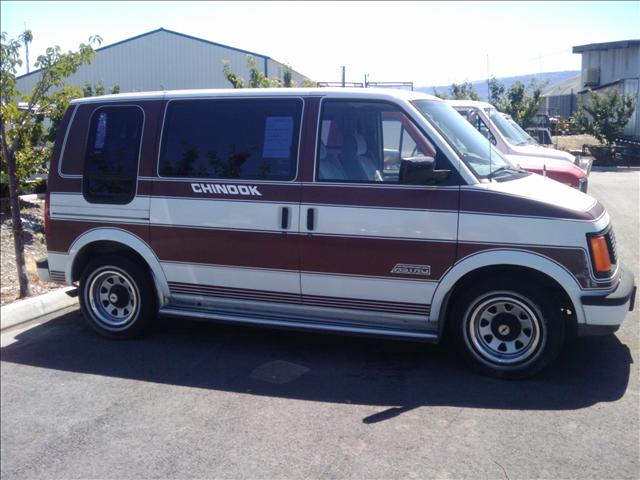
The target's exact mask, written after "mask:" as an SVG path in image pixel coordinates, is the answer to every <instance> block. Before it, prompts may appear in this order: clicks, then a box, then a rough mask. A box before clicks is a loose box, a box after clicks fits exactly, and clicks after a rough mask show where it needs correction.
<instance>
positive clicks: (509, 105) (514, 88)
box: [489, 78, 542, 128]
mask: <svg viewBox="0 0 640 480" xmlns="http://www.w3.org/2000/svg"><path fill="white" fill-rule="evenodd" d="M541 92H542V86H541V85H540V84H538V83H537V82H535V81H531V82H529V85H527V86H525V84H524V83H523V82H521V81H520V80H518V81H517V82H515V83H514V84H513V85H511V88H509V89H507V88H506V87H505V86H504V85H503V84H502V83H501V82H500V81H499V80H497V79H496V78H492V79H491V80H489V98H490V103H491V104H492V105H494V106H495V107H496V108H497V109H498V110H499V111H501V112H504V113H508V114H509V115H511V117H512V118H513V120H514V121H515V122H516V123H517V124H518V125H520V126H521V127H522V128H527V127H528V126H530V125H531V123H532V121H533V119H534V118H535V116H536V113H537V112H538V106H539V105H540V94H541Z"/></svg>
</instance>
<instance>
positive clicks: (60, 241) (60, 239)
mask: <svg viewBox="0 0 640 480" xmlns="http://www.w3.org/2000/svg"><path fill="white" fill-rule="evenodd" d="M99 227H109V228H114V227H116V228H119V229H121V230H126V231H128V232H130V233H132V234H134V235H136V236H138V237H140V238H141V239H142V240H143V241H144V242H147V243H149V227H148V226H147V225H123V224H117V225H114V224H113V223H101V222H71V221H68V220H57V219H51V221H50V222H49V232H48V233H47V237H46V239H47V250H52V251H54V252H67V251H68V250H69V248H70V247H71V245H72V244H73V242H74V241H75V240H76V239H77V238H78V237H79V236H80V235H82V234H83V233H85V232H86V231H87V230H91V229H93V228H99ZM100 240H111V241H112V239H111V238H110V237H109V236H105V237H104V238H101V239H100Z"/></svg>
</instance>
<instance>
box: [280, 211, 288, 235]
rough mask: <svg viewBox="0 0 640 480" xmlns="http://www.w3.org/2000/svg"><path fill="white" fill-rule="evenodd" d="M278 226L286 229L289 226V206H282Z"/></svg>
mask: <svg viewBox="0 0 640 480" xmlns="http://www.w3.org/2000/svg"><path fill="white" fill-rule="evenodd" d="M280 228H281V229H282V230H286V229H288V228H289V207H282V216H281V217H280Z"/></svg>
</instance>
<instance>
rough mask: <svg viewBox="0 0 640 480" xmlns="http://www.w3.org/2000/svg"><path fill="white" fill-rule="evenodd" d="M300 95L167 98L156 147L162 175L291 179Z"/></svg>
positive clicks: (300, 108) (293, 167) (295, 155)
mask: <svg viewBox="0 0 640 480" xmlns="http://www.w3.org/2000/svg"><path fill="white" fill-rule="evenodd" d="M301 112H302V100H299V99H294V98H292V99H278V100H273V99H256V98H253V99H245V98H243V99H234V100H228V99H218V100H184V101H173V102H170V103H169V105H168V106H167V113H166V118H165V122H164V127H163V132H164V133H163V139H162V149H161V152H160V165H159V174H160V175H161V176H163V177H186V178H237V179H245V180H292V179H293V178H294V177H295V174H296V163H297V152H298V138H299V132H300V117H301Z"/></svg>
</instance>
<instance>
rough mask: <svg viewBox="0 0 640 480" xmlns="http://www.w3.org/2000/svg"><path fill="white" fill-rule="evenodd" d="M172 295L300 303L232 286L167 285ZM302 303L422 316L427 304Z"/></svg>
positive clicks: (305, 299)
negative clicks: (181, 294) (182, 294)
mask: <svg viewBox="0 0 640 480" xmlns="http://www.w3.org/2000/svg"><path fill="white" fill-rule="evenodd" d="M169 286H170V288H171V291H172V292H173V293H186V294H192V295H198V294H199V295H204V296H214V297H221V298H236V299H244V300H258V301H271V302H283V303H300V298H301V297H300V295H296V294H287V293H280V292H272V291H266V290H249V289H240V288H232V287H219V286H209V285H198V284H189V283H181V282H169ZM302 303H304V304H306V305H314V306H325V307H335V308H349V309H356V310H374V311H382V312H388V313H404V314H411V315H426V314H428V312H429V308H430V307H429V305H422V304H415V303H401V302H386V301H374V300H363V299H355V298H342V297H324V296H319V295H303V296H302Z"/></svg>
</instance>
